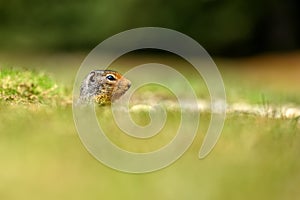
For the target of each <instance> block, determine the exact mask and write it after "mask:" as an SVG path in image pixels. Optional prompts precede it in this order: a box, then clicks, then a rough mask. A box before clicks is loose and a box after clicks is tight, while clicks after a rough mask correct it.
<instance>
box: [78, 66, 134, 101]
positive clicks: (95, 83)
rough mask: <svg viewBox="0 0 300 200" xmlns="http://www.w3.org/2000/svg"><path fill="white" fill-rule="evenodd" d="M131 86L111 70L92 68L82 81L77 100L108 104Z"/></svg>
mask: <svg viewBox="0 0 300 200" xmlns="http://www.w3.org/2000/svg"><path fill="white" fill-rule="evenodd" d="M130 86H131V82H130V81H129V80H128V79H126V78H124V77H123V76H122V75H121V74H120V73H118V72H117V71H113V70H93V71H91V72H90V73H89V74H88V75H87V76H86V78H85V79H84V80H83V81H82V84H81V87H80V97H79V101H80V102H81V103H88V102H92V101H94V102H96V103H98V104H100V105H105V104H110V103H112V102H114V101H115V100H117V99H119V98H120V97H121V96H122V95H123V94H124V93H125V92H126V91H127V90H128V89H129V88H130Z"/></svg>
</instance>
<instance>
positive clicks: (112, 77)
mask: <svg viewBox="0 0 300 200" xmlns="http://www.w3.org/2000/svg"><path fill="white" fill-rule="evenodd" d="M106 79H108V80H110V81H115V80H116V78H115V77H114V76H113V75H111V74H109V75H107V76H106Z"/></svg>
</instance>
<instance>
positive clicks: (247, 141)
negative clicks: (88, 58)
mask: <svg viewBox="0 0 300 200" xmlns="http://www.w3.org/2000/svg"><path fill="white" fill-rule="evenodd" d="M50 57H51V56H50ZM79 58H81V57H79ZM26 59H28V58H27V57H26ZM26 59H25V58H24V60H22V62H23V64H22V63H21V65H20V64H16V63H14V62H12V61H11V63H10V64H9V63H8V62H6V63H5V64H3V63H0V64H2V66H3V65H5V67H6V68H7V67H10V66H11V65H13V66H24V67H26V68H30V69H32V68H33V69H35V70H37V72H32V70H29V71H28V70H25V71H23V72H25V73H21V74H19V75H18V73H19V72H16V71H6V72H5V71H4V72H5V73H6V77H7V75H8V74H7V73H10V75H11V76H15V75H17V76H15V78H12V79H11V80H13V81H15V82H14V83H16V84H15V85H13V87H16V88H18V86H19V84H21V85H22V84H23V83H25V84H29V86H35V87H33V90H32V92H33V94H34V95H37V97H38V98H37V99H36V100H37V101H28V102H29V103H27V104H26V106H24V105H20V102H22V101H23V100H24V99H23V100H22V101H20V102H19V103H14V104H13V105H9V104H10V103H9V102H8V103H9V104H7V102H6V103H5V102H3V101H2V103H1V104H0V121H1V123H0V130H1V133H0V158H1V165H0V180H1V181H0V199H3V200H4V199H5V200H6V199H8V200H15V199H30V200H35V199H37V200H38V199H45V200H46V199H72V200H73V199H74V200H76V199H78V200H81V199H149V200H150V199H220V200H221V199H222V200H223V199H275V200H276V199H298V197H299V195H300V192H299V190H298V188H299V185H300V160H299V159H298V158H299V156H300V151H299V149H300V127H299V122H298V121H297V120H298V119H268V118H262V117H257V116H248V115H239V114H230V115H228V116H227V120H226V122H225V126H224V129H223V132H222V135H221V138H220V140H219V141H218V143H217V145H216V147H215V148H214V150H213V151H212V152H211V154H210V155H209V156H208V157H206V158H205V159H203V160H199V159H198V157H197V156H198V152H199V149H200V146H201V144H202V142H203V137H204V135H205V132H206V130H207V126H208V123H209V119H210V115H209V114H205V113H203V114H202V115H201V121H200V127H199V130H198V134H197V137H196V139H195V141H194V142H193V144H192V146H191V147H190V148H189V150H188V151H187V152H186V153H185V154H184V155H183V157H181V158H180V159H179V160H178V161H176V162H175V163H174V164H172V165H171V166H169V167H167V168H165V169H163V170H160V171H157V172H153V173H148V174H139V175H137V174H126V173H121V172H118V171H115V170H112V169H110V168H108V167H106V166H104V165H102V164H100V163H99V162H98V161H96V160H95V159H94V158H93V157H92V156H91V155H90V154H89V153H88V152H87V150H86V149H85V148H84V146H83V145H82V143H81V142H80V139H79V137H78V135H77V132H76V130H75V126H74V122H73V118H72V109H71V105H70V104H68V103H67V104H60V103H59V102H61V101H60V100H58V101H56V102H58V103H57V104H53V103H51V102H52V101H50V102H49V98H50V100H51V98H52V97H53V99H55V98H54V97H59V98H62V99H68V98H70V97H71V88H72V81H73V79H74V76H75V73H76V70H77V67H78V66H79V65H80V61H81V60H80V59H78V57H75V58H73V57H70V56H69V57H68V56H67V57H64V56H62V57H59V58H57V57H55V59H53V60H51V59H50V60H47V59H49V58H47V56H45V57H42V59H41V58H40V60H38V62H37V63H38V64H36V63H34V62H31V61H30V59H29V61H28V60H26ZM69 59H70V60H69ZM8 60H9V59H8ZM148 60H149V59H148V58H147V59H144V60H143V61H148ZM41 61H43V62H44V63H46V64H45V66H46V67H45V68H43V69H39V68H38V66H41V63H40V62H41ZM60 61H61V62H60ZM162 61H163V62H164V63H165V64H169V65H174V67H175V68H176V67H177V68H180V70H181V71H182V73H184V74H186V75H187V76H188V77H190V79H189V81H190V82H191V83H192V84H193V87H195V89H197V96H198V97H199V98H203V99H207V98H208V97H209V94H208V93H207V91H206V88H205V85H204V84H200V85H199V84H195V83H196V81H197V80H198V79H199V77H198V76H195V75H194V74H193V73H192V72H190V71H189V70H187V68H185V67H181V66H184V65H183V63H182V62H181V61H178V62H177V61H176V62H174V61H169V60H162ZM141 62H142V61H130V62H129V61H128V60H123V61H120V62H119V63H118V62H116V63H114V64H113V66H112V68H114V69H117V70H119V71H121V72H125V71H126V70H127V69H128V68H130V67H132V66H135V65H137V64H139V63H141ZM53 63H55V64H53ZM74 63H75V64H74ZM172 63H173V64H172ZM218 63H219V64H218ZM237 63H239V62H236V61H234V62H229V61H222V60H220V61H217V64H218V66H220V65H221V67H220V71H221V73H222V75H223V78H224V82H225V87H226V91H227V96H228V101H229V102H235V101H245V102H250V103H263V102H262V99H261V98H262V95H264V96H265V98H266V99H267V101H268V102H269V103H272V104H278V105H281V104H285V103H293V104H296V105H299V103H300V96H299V93H297V92H296V91H298V89H299V86H298V85H296V83H298V82H297V81H296V82H294V81H295V80H296V79H295V78H292V77H291V78H286V79H284V80H283V79H282V78H281V77H282V76H284V75H283V74H284V71H281V72H277V76H276V78H274V79H271V78H270V77H268V76H265V78H264V79H263V78H262V79H257V77H261V76H263V77H264V75H263V74H265V75H266V74H268V73H269V72H272V70H271V71H268V69H265V71H264V72H262V71H261V69H259V68H256V70H254V69H252V68H251V67H252V66H254V65H250V68H251V69H252V70H253V71H252V70H249V67H248V68H247V66H246V68H241V69H240V68H238V67H237V66H235V65H237ZM250 63H251V62H250ZM277 64H278V63H277ZM240 65H241V66H243V65H245V63H240ZM72 66H76V67H72ZM120 66H122V67H120ZM222 66H226V67H222ZM274 66H276V64H274ZM31 67H32V68H31ZM3 69H4V68H1V73H2V74H1V77H2V78H3V77H4V75H5V73H3V71H2V70H3ZM274 69H275V68H274ZM276 69H278V68H276ZM289 69H291V68H289ZM293 69H294V72H290V70H287V72H286V73H288V74H294V73H296V72H297V70H298V69H297V68H296V69H295V68H293ZM280 70H282V69H280ZM21 71H22V70H21ZM41 71H47V73H46V74H48V73H50V74H52V76H48V75H46V74H44V73H42V72H41ZM256 72H257V74H255V73H256ZM253 74H254V75H253ZM274 74H276V73H275V71H274V72H273V75H274ZM274 76H275V75H274ZM17 77H18V78H20V79H18V78H17ZM38 77H40V78H42V79H43V80H47V81H46V83H45V84H43V82H41V81H43V80H40V79H39V78H38ZM35 78H37V79H35ZM19 80H21V81H19ZM1 81H3V79H1ZM30 81H32V83H29V82H30ZM32 84H33V85H32ZM55 84H58V85H62V86H63V87H65V88H66V90H60V87H59V88H58V90H53V91H52V93H49V95H50V96H43V95H41V94H42V93H43V91H47V89H49V88H52V86H54V85H55ZM285 84H287V85H288V86H289V85H290V87H289V88H287V87H286V86H285ZM39 87H40V88H39ZM9 88H10V87H8V89H9ZM1 90H2V92H3V91H4V93H5V94H8V93H9V92H12V91H9V90H8V91H7V90H5V88H3V87H2V88H1ZM146 91H151V92H149V93H146V94H145V96H143V97H142V98H141V97H138V96H137V97H135V98H136V99H137V100H139V101H140V100H143V98H153V97H155V95H153V93H155V94H159V98H172V97H170V96H168V95H167V94H168V92H166V91H165V90H161V89H159V88H156V87H150V88H144V89H143V88H141V90H140V91H139V92H142V93H143V92H146ZM14 92H16V91H14ZM4 93H2V94H4ZM17 94H19V93H18V91H17ZM39 96H40V97H41V98H39ZM21 97H22V95H21ZM43 97H45V98H43ZM24 98H25V100H26V98H27V96H26V95H25V97H24ZM159 98H158V99H159ZM29 99H30V98H29ZM54 105H55V106H54ZM98 111H100V112H98V116H99V118H100V119H101V124H102V125H103V126H104V127H103V128H104V129H106V130H110V134H109V135H108V137H109V138H110V139H111V140H112V141H113V142H115V143H116V144H117V145H118V146H120V147H122V148H125V149H127V150H131V151H139V152H147V151H149V150H154V149H157V148H158V147H161V146H163V145H165V144H167V143H168V142H169V141H170V139H171V138H172V137H173V136H174V129H176V126H175V125H173V123H175V122H177V121H179V120H180V113H178V112H176V111H174V112H168V114H169V117H170V118H169V122H168V124H167V126H166V128H164V129H163V130H162V134H161V135H158V137H157V138H152V139H153V140H147V141H146V140H140V141H139V140H132V139H131V138H128V137H126V136H124V135H122V134H121V133H120V132H119V130H118V129H117V127H116V126H115V124H114V123H113V121H112V120H111V116H110V113H109V112H101V110H98ZM133 118H134V119H135V120H136V121H137V123H139V124H141V125H144V124H147V122H149V118H148V115H147V113H137V114H136V115H135V116H133Z"/></svg>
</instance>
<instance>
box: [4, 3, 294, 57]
mask: <svg viewBox="0 0 300 200" xmlns="http://www.w3.org/2000/svg"><path fill="white" fill-rule="evenodd" d="M299 6H300V3H299V1H297V0H287V1H280V0H253V1H249V0H248V1H243V0H224V1H218V0H200V1H197V0H191V1H182V0H173V1H160V0H151V1H140V0H115V1H108V0H86V1H80V0H72V1H71V0H60V1H56V0H54V1H39V0H11V1H6V0H1V1H0V46H1V49H2V50H3V49H10V50H19V51H28V50H39V51H40V50H45V51H57V50H59V51H77V50H80V51H82V50H83V51H86V50H87V51H88V50H90V49H91V48H93V47H95V46H96V45H97V44H98V43H99V42H100V41H102V40H104V39H106V38H107V37H109V36H111V35H114V34H116V33H119V32H121V31H124V30H127V29H131V28H136V27H142V26H159V27H165V28H170V29H174V30H177V31H180V32H183V33H185V34H187V35H189V36H191V37H193V38H194V39H196V40H197V41H198V42H199V43H200V44H201V45H203V46H204V48H205V49H206V50H207V51H208V52H210V53H211V54H215V55H225V56H235V55H249V54H254V53H258V52H265V51H282V50H294V49H297V48H299V47H300V37H299V35H300V28H299V23H300V22H299V19H300V14H299V12H298V8H299Z"/></svg>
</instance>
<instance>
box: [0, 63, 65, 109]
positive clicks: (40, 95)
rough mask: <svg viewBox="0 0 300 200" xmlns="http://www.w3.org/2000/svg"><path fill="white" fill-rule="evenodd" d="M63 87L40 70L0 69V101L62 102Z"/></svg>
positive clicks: (24, 102) (13, 102)
mask: <svg viewBox="0 0 300 200" xmlns="http://www.w3.org/2000/svg"><path fill="white" fill-rule="evenodd" d="M65 94H66V91H65V88H64V87H63V86H59V85H58V84H57V83H56V82H55V81H54V80H53V78H51V77H50V76H49V75H46V74H45V73H42V72H37V71H32V70H21V69H16V68H4V69H1V70H0V102H1V103H10V104H37V103H40V104H50V105H51V104H52V105H53V104H55V103H57V102H62V101H63V100H64V99H63V98H64V97H65V96H64V95H65Z"/></svg>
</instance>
